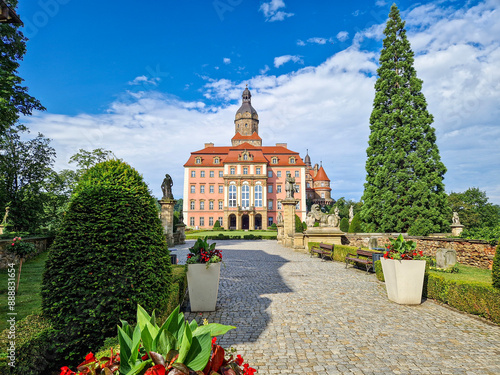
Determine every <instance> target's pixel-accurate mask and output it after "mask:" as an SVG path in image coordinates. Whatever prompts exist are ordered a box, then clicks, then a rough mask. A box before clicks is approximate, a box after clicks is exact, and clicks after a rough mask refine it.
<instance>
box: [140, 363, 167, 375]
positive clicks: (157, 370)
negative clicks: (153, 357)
mask: <svg viewBox="0 0 500 375" xmlns="http://www.w3.org/2000/svg"><path fill="white" fill-rule="evenodd" d="M144 375H165V366H163V365H156V366H153V367H151V368H149V369H148V371H146V372H145V373H144Z"/></svg>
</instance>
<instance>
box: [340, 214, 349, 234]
mask: <svg viewBox="0 0 500 375" xmlns="http://www.w3.org/2000/svg"><path fill="white" fill-rule="evenodd" d="M339 226H340V230H341V231H342V232H348V231H349V219H348V218H346V217H343V218H342V219H340V225H339Z"/></svg>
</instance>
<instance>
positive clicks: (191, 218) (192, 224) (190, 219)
mask: <svg viewBox="0 0 500 375" xmlns="http://www.w3.org/2000/svg"><path fill="white" fill-rule="evenodd" d="M189 225H191V226H192V227H194V217H190V218H189Z"/></svg>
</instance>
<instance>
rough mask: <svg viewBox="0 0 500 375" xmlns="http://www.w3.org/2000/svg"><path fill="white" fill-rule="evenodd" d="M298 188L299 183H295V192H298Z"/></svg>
mask: <svg viewBox="0 0 500 375" xmlns="http://www.w3.org/2000/svg"><path fill="white" fill-rule="evenodd" d="M299 188H300V185H295V192H296V193H298V192H299Z"/></svg>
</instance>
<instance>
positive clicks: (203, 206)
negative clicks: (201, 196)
mask: <svg viewBox="0 0 500 375" xmlns="http://www.w3.org/2000/svg"><path fill="white" fill-rule="evenodd" d="M204 209H205V202H204V201H200V210H204Z"/></svg>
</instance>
